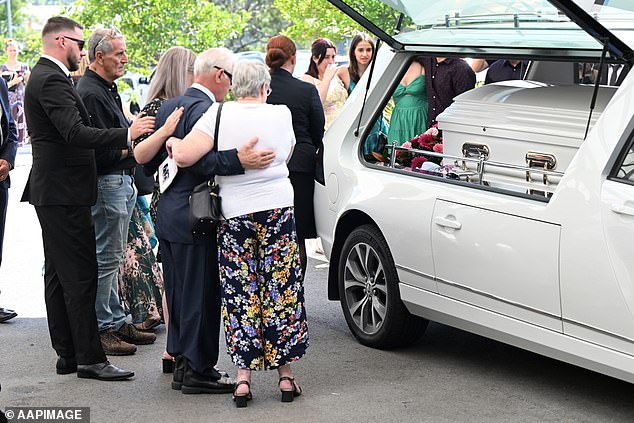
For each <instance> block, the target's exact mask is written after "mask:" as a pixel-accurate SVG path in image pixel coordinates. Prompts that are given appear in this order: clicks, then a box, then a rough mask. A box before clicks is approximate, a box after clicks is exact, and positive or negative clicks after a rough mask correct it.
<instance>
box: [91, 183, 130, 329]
mask: <svg viewBox="0 0 634 423" xmlns="http://www.w3.org/2000/svg"><path fill="white" fill-rule="evenodd" d="M135 202H136V188H135V187H134V182H133V180H132V177H131V176H128V175H101V176H99V178H98V179H97V202H96V203H95V205H94V206H92V217H93V220H94V222H95V236H96V241H97V265H98V276H99V279H98V282H97V301H96V303H95V310H96V312H97V325H98V327H99V331H103V330H106V329H113V330H117V329H119V328H120V327H121V326H122V325H123V323H124V322H125V317H126V316H125V311H124V310H123V306H122V305H121V301H120V300H119V283H118V276H119V265H120V264H121V262H122V261H123V257H124V256H123V254H124V252H125V246H126V244H127V240H128V225H129V224H130V217H131V216H132V210H133V209H134V204H135Z"/></svg>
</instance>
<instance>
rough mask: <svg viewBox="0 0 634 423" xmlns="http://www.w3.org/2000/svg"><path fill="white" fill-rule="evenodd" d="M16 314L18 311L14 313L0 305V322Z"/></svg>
mask: <svg viewBox="0 0 634 423" xmlns="http://www.w3.org/2000/svg"><path fill="white" fill-rule="evenodd" d="M17 315H18V313H16V312H15V311H13V310H9V309H7V308H2V307H0V323H2V322H6V321H7V320H11V319H13V318H14V317H17Z"/></svg>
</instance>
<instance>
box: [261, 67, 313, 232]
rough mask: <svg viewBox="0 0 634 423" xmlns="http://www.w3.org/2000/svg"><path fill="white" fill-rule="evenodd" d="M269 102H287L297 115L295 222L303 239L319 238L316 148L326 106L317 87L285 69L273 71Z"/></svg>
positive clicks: (292, 172)
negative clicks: (317, 227)
mask: <svg viewBox="0 0 634 423" xmlns="http://www.w3.org/2000/svg"><path fill="white" fill-rule="evenodd" d="M271 90H272V91H271V95H269V97H268V99H267V103H269V104H284V105H286V106H287V107H288V108H289V109H290V111H291V115H292V116H293V131H294V132H295V138H296V140H297V143H296V144H295V149H294V150H293V156H292V157H291V160H290V161H289V163H288V171H289V178H290V180H291V184H292V185H293V191H294V194H295V200H294V207H295V225H296V228H297V237H298V239H300V240H304V239H310V238H316V237H317V229H316V227H315V210H314V206H313V194H314V192H315V180H314V178H315V161H316V157H315V155H316V152H317V150H318V149H319V148H321V146H322V138H323V136H324V125H325V118H324V109H323V107H322V105H321V101H320V99H319V93H318V92H317V88H316V87H315V86H314V85H312V84H309V83H308V82H304V81H300V80H299V79H296V78H294V77H293V75H291V73H290V72H288V71H286V70H284V69H276V70H275V71H273V72H272V73H271Z"/></svg>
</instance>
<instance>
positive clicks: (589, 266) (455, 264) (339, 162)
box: [315, 0, 634, 382]
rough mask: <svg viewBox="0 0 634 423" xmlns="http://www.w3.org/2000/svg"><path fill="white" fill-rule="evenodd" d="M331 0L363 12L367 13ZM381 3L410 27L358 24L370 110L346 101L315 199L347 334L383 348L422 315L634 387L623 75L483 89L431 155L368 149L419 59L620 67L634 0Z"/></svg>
mask: <svg viewBox="0 0 634 423" xmlns="http://www.w3.org/2000/svg"><path fill="white" fill-rule="evenodd" d="M329 1H330V2H331V3H332V4H333V5H335V6H337V7H338V8H340V9H341V10H343V11H344V12H346V11H348V12H349V11H350V10H351V7H349V6H348V4H353V5H354V7H353V8H352V9H354V10H355V11H356V12H358V13H360V14H363V6H367V5H366V3H369V2H366V1H363V0H357V1H355V2H352V3H351V2H347V3H348V4H346V3H344V2H343V1H341V0H329ZM383 2H384V3H385V4H386V5H391V6H393V7H398V8H399V9H398V10H397V12H402V13H403V14H404V15H405V18H406V19H404V20H403V22H405V24H406V28H403V30H402V31H400V33H399V35H395V36H391V35H389V34H392V33H394V31H393V28H388V27H381V25H380V23H377V22H367V21H364V20H359V23H360V24H361V25H365V26H366V29H367V30H368V31H370V32H372V31H374V33H375V35H376V36H377V37H379V38H381V39H382V41H383V46H382V47H381V48H380V50H379V52H378V55H377V57H376V59H375V60H376V63H375V68H374V74H373V76H372V80H371V81H370V86H369V88H368V92H367V100H366V99H365V96H366V92H365V90H360V89H356V90H354V91H353V92H352V93H351V95H350V98H349V99H348V101H347V103H346V105H345V106H344V107H343V109H342V111H341V114H340V116H339V118H338V119H337V120H335V122H334V123H333V124H332V126H331V127H330V128H329V130H328V131H327V133H326V135H325V138H324V150H323V175H318V179H321V180H322V183H317V184H316V189H315V213H316V220H317V228H318V233H319V235H320V237H321V239H322V243H323V246H324V250H325V253H326V256H327V257H328V259H329V260H330V270H329V275H328V296H329V298H330V299H331V300H338V301H340V303H341V306H342V310H343V314H344V316H345V319H346V322H347V324H348V326H349V328H350V330H351V332H352V333H353V334H354V336H355V337H356V338H357V339H358V340H359V341H360V342H361V343H363V344H365V345H368V346H371V347H376V348H392V347H398V346H402V345H407V344H410V343H412V342H414V341H416V340H417V339H418V338H419V337H420V336H421V335H422V334H423V333H424V330H425V328H426V326H427V323H428V321H429V320H433V321H437V322H441V323H444V324H447V325H450V326H455V327H458V328H461V329H463V330H467V331H470V332H473V333H476V334H480V335H483V336H486V337H489V338H493V339H496V340H499V341H501V342H505V343H508V344H511V345H515V346H518V347H521V348H525V349H527V350H530V351H533V352H536V353H539V354H543V355H546V356H549V357H553V358H556V359H560V360H563V361H566V362H568V363H572V364H575V365H578V366H581V367H584V368H587V369H591V370H594V371H597V372H600V373H604V374H606V375H610V376H613V377H616V378H619V379H622V380H625V381H629V382H634V247H633V244H632V240H634V101H632V98H633V97H634V72H630V73H629V74H628V75H627V77H625V78H624V80H623V82H622V83H621V85H620V86H619V87H609V86H600V85H599V83H600V82H599V79H598V78H597V79H596V84H595V85H588V84H583V83H581V82H583V81H580V80H579V78H577V77H576V76H575V77H573V73H572V72H570V75H569V76H568V74H567V76H566V78H564V79H565V80H570V83H565V84H562V83H545V82H537V81H528V80H526V81H512V82H504V83H498V84H493V85H486V86H484V87H480V88H476V89H474V90H471V91H467V92H466V93H464V94H462V95H460V96H458V97H457V98H455V101H454V103H453V104H452V105H451V106H449V107H448V108H447V109H446V110H445V111H444V112H443V113H442V114H441V115H440V116H439V117H438V122H439V124H438V127H439V129H440V130H441V131H442V135H443V139H442V143H443V149H444V151H443V152H442V153H438V152H434V151H429V150H427V149H425V148H422V147H419V148H418V149H414V148H412V147H408V146H407V145H406V146H399V145H398V144H395V145H387V146H385V148H384V149H383V151H382V152H377V154H373V155H366V154H364V153H363V151H364V150H363V147H364V142H365V140H366V139H367V138H368V134H369V133H370V131H373V130H375V126H374V125H375V122H376V121H377V119H381V118H384V119H386V120H389V117H390V116H389V115H388V110H389V108H387V109H386V105H387V104H388V102H389V101H390V99H391V96H392V94H393V93H394V90H395V89H396V87H397V86H398V84H399V82H400V80H401V78H402V76H403V75H404V74H405V71H406V70H407V69H408V67H409V64H410V63H411V61H412V60H413V59H414V57H415V55H418V54H424V55H428V56H440V57H474V58H517V59H523V60H539V62H533V63H537V64H539V63H542V64H543V66H546V65H553V64H554V66H552V67H551V71H550V72H555V73H557V72H560V71H561V69H562V68H565V69H566V72H569V71H571V70H572V66H573V65H572V64H573V63H594V64H595V65H597V66H596V69H599V68H600V66H598V65H599V64H600V63H601V62H605V63H608V62H609V63H612V64H621V65H624V69H625V70H624V72H627V69H628V68H629V67H631V66H632V64H634V51H633V47H634V30H633V28H634V26H632V23H633V22H634V7H633V6H632V5H631V4H630V3H631V2H620V3H618V4H617V3H616V2H613V4H614V6H612V7H610V6H605V5H599V4H594V2H587V1H586V2H584V4H583V6H584V8H582V7H580V6H579V5H578V4H577V3H576V2H575V1H572V0H552V1H547V0H525V1H513V0H489V1H486V2H482V1H478V0H472V1H464V0H462V1H459V0H445V1H443V2H439V1H433V0H401V1H399V2H394V1H392V0H383ZM606 3H607V2H606ZM356 16H357V15H356V14H355V13H351V17H352V18H355V17H356ZM595 17H596V19H595ZM611 28H614V30H611ZM562 60H564V62H565V63H562ZM557 63H559V64H560V65H561V66H560V65H557ZM557 69H559V70H557ZM369 74H370V73H369V72H366V73H365V74H364V75H363V79H362V81H360V83H359V84H358V85H359V86H361V87H364V88H365V87H366V86H367V81H368V77H369ZM528 74H529V76H530V75H531V72H530V71H529V72H528ZM538 74H539V72H536V70H533V73H532V75H538ZM551 79H556V78H551ZM436 142H437V141H436ZM396 152H398V154H397V153H396ZM420 156H422V157H425V158H426V159H427V162H428V164H427V165H424V166H421V167H420V168H412V164H411V163H408V160H410V162H411V159H412V158H415V157H420ZM408 158H409V159H408ZM403 159H405V160H403ZM420 161H422V160H419V162H420ZM433 161H436V162H437V163H436V164H433Z"/></svg>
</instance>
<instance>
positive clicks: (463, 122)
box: [438, 81, 616, 194]
mask: <svg viewBox="0 0 634 423" xmlns="http://www.w3.org/2000/svg"><path fill="white" fill-rule="evenodd" d="M593 90H594V87H592V86H581V85H570V86H552V85H545V84H543V83H538V82H532V81H506V82H501V83H496V84H491V85H485V86H482V87H480V88H477V89H474V90H471V91H468V92H466V93H464V94H461V95H459V96H458V97H456V98H455V101H454V103H453V104H452V105H451V106H450V107H448V108H447V109H446V110H445V111H444V112H443V113H442V114H440V115H439V116H438V127H439V128H440V129H442V131H443V144H444V154H446V155H450V156H457V157H472V158H478V157H479V156H480V154H479V153H478V151H487V150H488V157H486V160H485V166H484V171H483V173H482V182H483V183H485V184H486V185H489V186H492V187H499V188H504V189H511V190H513V191H518V192H526V193H532V192H534V191H538V192H543V193H545V194H547V193H549V192H552V191H553V190H554V188H555V187H556V185H557V183H558V182H559V180H560V179H561V176H558V175H548V176H547V177H546V178H545V179H544V175H543V174H541V173H538V172H530V173H529V174H527V172H526V170H525V168H526V167H533V168H535V167H536V168H539V169H544V167H543V166H544V163H545V162H544V161H542V160H533V161H532V162H530V163H529V160H528V159H529V158H535V157H537V158H541V157H546V158H547V159H548V160H547V161H549V162H551V164H552V163H554V166H553V167H552V168H551V169H550V170H552V171H554V172H557V173H561V174H563V173H564V172H565V170H566V168H567V167H568V165H569V164H570V161H571V160H572V158H573V157H574V155H575V154H576V152H577V150H578V148H579V146H580V145H581V143H582V142H583V139H584V135H585V132H586V126H587V123H588V117H589V115H590V103H591V100H592V93H593ZM615 92H616V88H613V87H600V88H599V93H598V96H597V101H596V105H595V108H594V111H593V113H592V118H591V120H590V129H592V126H593V125H594V123H595V122H596V121H597V119H598V118H599V116H601V113H603V110H604V109H605V106H606V105H607V103H608V102H609V101H610V99H611V98H612V96H613V95H614V93H615ZM473 146H476V147H477V148H474V147H473ZM488 163H501V164H507V165H508V164H510V165H515V166H521V167H522V168H524V169H523V170H522V169H512V168H508V167H506V168H505V167H503V166H490V165H489V164H488ZM443 164H452V165H455V166H460V167H462V168H463V169H464V170H467V171H474V172H477V171H478V164H477V163H473V162H468V161H462V160H456V159H450V158H445V159H444V161H443ZM527 179H528V181H527ZM470 181H471V182H475V183H480V182H481V181H480V179H479V177H478V176H477V175H475V176H472V177H470Z"/></svg>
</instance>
